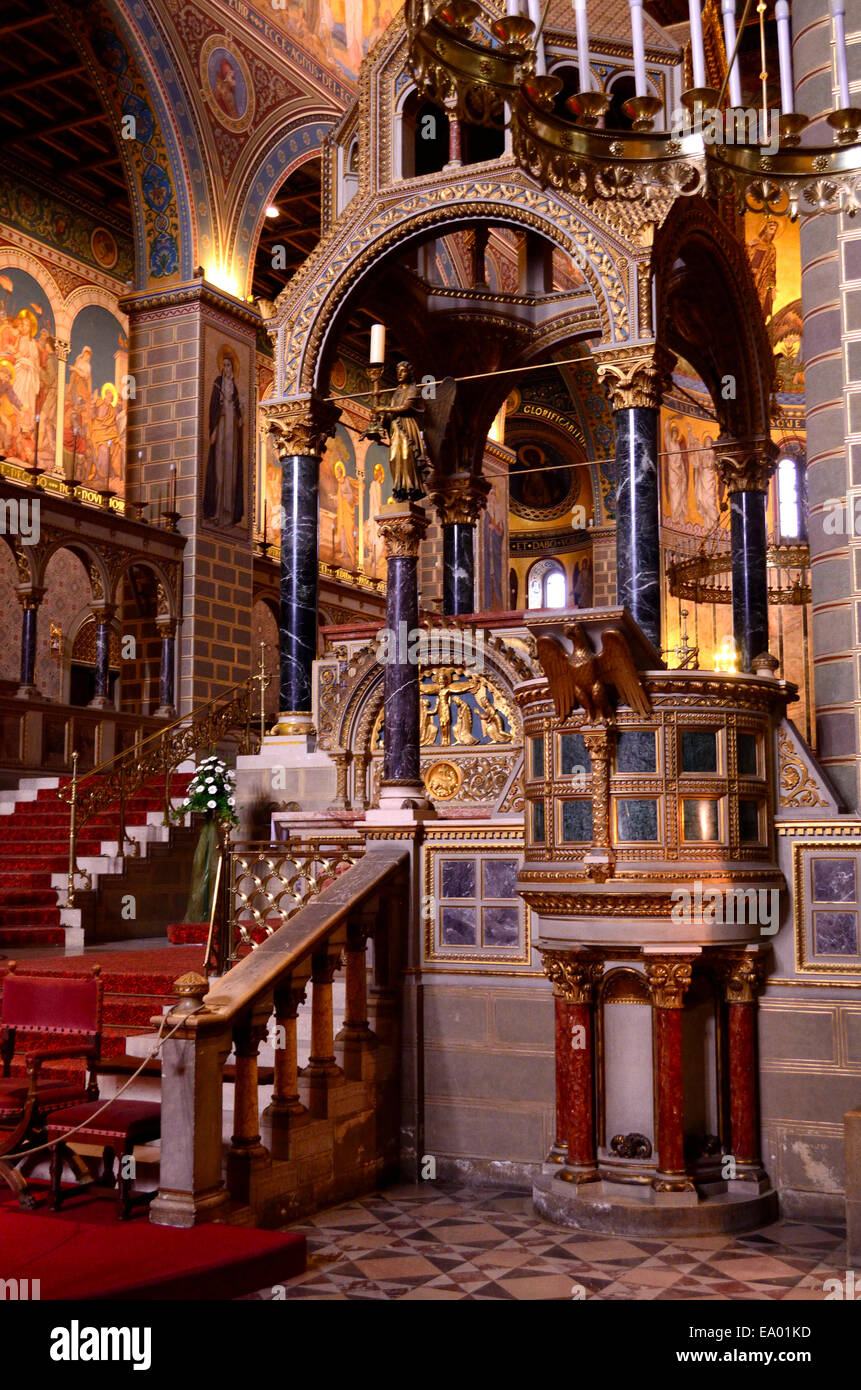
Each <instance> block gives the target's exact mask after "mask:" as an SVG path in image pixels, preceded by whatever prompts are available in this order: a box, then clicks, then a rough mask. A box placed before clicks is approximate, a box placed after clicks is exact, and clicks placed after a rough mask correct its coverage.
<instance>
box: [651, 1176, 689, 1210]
mask: <svg viewBox="0 0 861 1390" xmlns="http://www.w3.org/2000/svg"><path fill="white" fill-rule="evenodd" d="M699 1200H700V1199H699V1197H698V1195H697V1189H696V1188H695V1187H694V1185H693V1183H692V1182H691V1180H690V1178H686V1177H679V1176H677V1175H676V1174H663V1173H658V1175H657V1177H655V1178H654V1179H653V1180H652V1201H653V1202H654V1203H655V1206H658V1207H696V1206H698V1205H699Z"/></svg>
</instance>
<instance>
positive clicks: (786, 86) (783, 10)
mask: <svg viewBox="0 0 861 1390" xmlns="http://www.w3.org/2000/svg"><path fill="white" fill-rule="evenodd" d="M774 17H775V19H776V20H777V52H778V57H779V59H780V109H781V110H782V111H783V112H784V114H785V115H787V116H791V115H792V113H793V111H794V110H795V94H794V91H793V85H792V29H791V28H790V23H789V0H777V3H776V4H775V6H774Z"/></svg>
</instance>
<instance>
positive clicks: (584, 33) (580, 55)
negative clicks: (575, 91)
mask: <svg viewBox="0 0 861 1390" xmlns="http://www.w3.org/2000/svg"><path fill="white" fill-rule="evenodd" d="M574 18H575V19H576V21H577V60H578V63H579V65H580V91H581V92H591V90H592V77H591V74H590V72H589V22H588V19H587V17H586V0H574Z"/></svg>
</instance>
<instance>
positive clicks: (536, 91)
mask: <svg viewBox="0 0 861 1390" xmlns="http://www.w3.org/2000/svg"><path fill="white" fill-rule="evenodd" d="M523 85H524V87H525V88H526V91H527V92H528V94H529V96H530V97H531V99H532V100H533V101H534V102H535V105H536V106H537V107H539V108H540V110H542V111H552V110H553V104H554V102H555V101H556V98H557V97H558V95H559V93H560V92H561V91H562V87H563V82H562V78H561V77H554V76H553V74H552V73H551V74H549V75H547V74H545V75H544V76H542V77H527V79H526V81H525V82H524V84H523Z"/></svg>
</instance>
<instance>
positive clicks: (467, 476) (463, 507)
mask: <svg viewBox="0 0 861 1390" xmlns="http://www.w3.org/2000/svg"><path fill="white" fill-rule="evenodd" d="M490 488H491V483H490V480H489V479H488V478H485V477H484V476H483V475H482V474H481V473H452V474H450V475H449V476H448V477H445V476H442V477H439V478H431V479H430V481H429V484H428V494H429V496H430V499H431V501H432V502H433V505H434V507H435V508H436V512H437V516H438V517H439V519H440V521H441V522H442V524H443V526H448V525H450V524H451V523H456V524H457V525H459V526H473V525H474V524H475V522H476V521H478V518H479V517H480V516H481V513H482V512H483V511H484V509H485V507H486V506H487V499H488V496H489V495H490Z"/></svg>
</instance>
